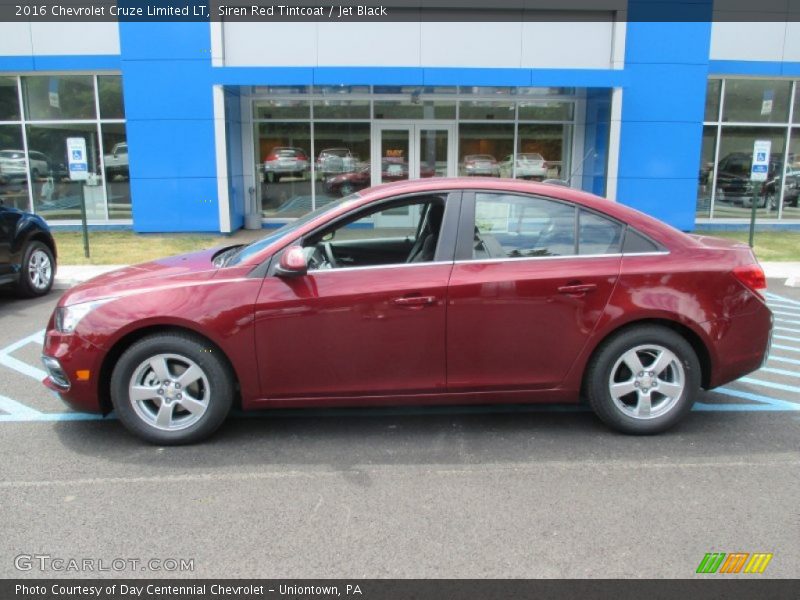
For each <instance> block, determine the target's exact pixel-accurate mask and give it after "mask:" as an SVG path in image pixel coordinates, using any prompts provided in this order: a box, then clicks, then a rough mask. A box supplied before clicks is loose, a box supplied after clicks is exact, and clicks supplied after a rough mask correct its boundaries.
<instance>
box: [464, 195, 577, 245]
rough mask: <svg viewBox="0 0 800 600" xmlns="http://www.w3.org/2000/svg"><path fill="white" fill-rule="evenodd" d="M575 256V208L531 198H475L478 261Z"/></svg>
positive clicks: (493, 196) (485, 196)
mask: <svg viewBox="0 0 800 600" xmlns="http://www.w3.org/2000/svg"><path fill="white" fill-rule="evenodd" d="M574 254H575V207H573V206H570V205H568V204H563V203H561V202H555V201H553V200H545V199H544V198H534V197H531V196H518V195H512V194H489V193H478V194H476V195H475V243H474V246H473V257H474V258H476V259H487V258H488V259H491V258H531V257H537V256H570V255H574Z"/></svg>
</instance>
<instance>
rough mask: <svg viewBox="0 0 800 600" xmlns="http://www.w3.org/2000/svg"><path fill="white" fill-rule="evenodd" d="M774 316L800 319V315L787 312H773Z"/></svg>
mask: <svg viewBox="0 0 800 600" xmlns="http://www.w3.org/2000/svg"><path fill="white" fill-rule="evenodd" d="M772 314H775V315H782V316H784V317H794V318H800V314H797V313H793V312H786V311H785V310H773V311H772Z"/></svg>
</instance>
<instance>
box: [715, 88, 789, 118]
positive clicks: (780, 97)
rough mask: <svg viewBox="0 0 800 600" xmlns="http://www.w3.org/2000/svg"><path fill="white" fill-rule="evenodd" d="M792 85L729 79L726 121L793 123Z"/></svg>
mask: <svg viewBox="0 0 800 600" xmlns="http://www.w3.org/2000/svg"><path fill="white" fill-rule="evenodd" d="M791 86H792V84H791V82H790V81H779V80H771V79H726V80H725V108H724V111H723V119H722V120H723V121H726V122H744V123H786V122H787V121H788V120H789V94H790V92H791Z"/></svg>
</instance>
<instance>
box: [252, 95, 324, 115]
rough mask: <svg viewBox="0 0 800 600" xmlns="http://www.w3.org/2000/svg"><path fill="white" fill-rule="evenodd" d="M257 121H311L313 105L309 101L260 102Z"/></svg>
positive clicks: (256, 110) (258, 102)
mask: <svg viewBox="0 0 800 600" xmlns="http://www.w3.org/2000/svg"><path fill="white" fill-rule="evenodd" d="M255 113H256V119H310V118H311V103H310V102H309V101H308V100H294V99H290V100H258V101H257V102H256V104H255Z"/></svg>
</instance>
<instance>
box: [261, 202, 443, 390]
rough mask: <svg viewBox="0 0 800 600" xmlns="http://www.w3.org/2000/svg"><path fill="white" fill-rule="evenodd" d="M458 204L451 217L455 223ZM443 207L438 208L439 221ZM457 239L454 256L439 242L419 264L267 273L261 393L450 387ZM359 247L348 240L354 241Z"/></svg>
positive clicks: (374, 242) (263, 299) (374, 241)
mask: <svg viewBox="0 0 800 600" xmlns="http://www.w3.org/2000/svg"><path fill="white" fill-rule="evenodd" d="M441 200H442V201H443V198H442V199H441ZM456 201H458V199H456V200H454V202H456ZM410 208H411V211H410V213H409V214H410V215H414V214H417V213H416V212H414V211H416V210H417V209H418V207H416V206H412V207H410ZM455 209H456V210H455V214H454V215H453V216H452V217H448V216H447V215H445V217H444V220H445V221H447V220H448V219H457V206H456V207H455ZM394 210H395V211H396V210H397V209H394ZM442 211H443V207H442V206H441V205H440V206H439V209H438V215H439V216H438V217H437V220H438V221H439V224H440V223H441V221H442V220H443V219H442V216H441V214H442ZM451 212H452V211H451V209H450V207H449V206H448V209H447V213H448V214H449V213H451ZM390 214H391V213H390ZM437 225H438V224H437ZM414 227H417V225H414ZM455 227H456V225H455V223H453V225H452V230H453V232H454V231H455ZM442 229H444V227H442ZM419 231H420V230H417V234H419ZM393 232H394V233H396V231H395V230H393ZM449 237H450V241H449V242H448V243H449V244H451V247H450V250H449V257H448V259H447V260H441V256H442V254H441V253H442V252H443V253H444V255H447V252H448V251H447V250H446V249H445V248H444V242H441V243H439V246H438V248H437V250H436V255H435V257H430V258H431V259H430V260H426V261H421V262H410V263H406V262H402V263H399V264H382V265H374V266H357V267H347V266H342V265H340V268H330V269H327V270H316V271H309V273H308V274H307V275H305V276H302V277H296V278H282V277H277V276H268V277H267V278H266V279H265V280H264V284H263V286H262V288H261V291H260V294H259V298H258V301H257V305H256V350H257V353H258V362H259V371H260V375H261V388H262V395H263V397H264V398H268V399H270V400H275V399H288V398H294V399H297V398H322V397H330V398H335V397H337V396H381V395H388V394H397V395H404V394H419V393H430V392H443V391H445V389H446V385H447V381H446V375H445V333H446V331H445V323H446V321H445V311H446V293H447V283H448V280H449V278H450V273H451V271H452V268H453V262H452V257H453V246H454V244H455V240H454V234H453V235H450V236H449ZM387 240H388V238H387ZM412 241H413V238H412ZM379 243H380V238H378V239H371V240H369V244H371V245H373V246H376V245H379ZM386 243H387V244H390V243H395V242H393V241H392V240H388V241H387V242H386ZM352 244H353V242H352V241H350V240H348V241H347V246H348V247H352ZM369 402H370V403H374V402H379V400H378V399H370V400H369Z"/></svg>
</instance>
